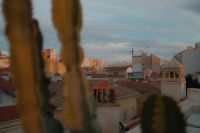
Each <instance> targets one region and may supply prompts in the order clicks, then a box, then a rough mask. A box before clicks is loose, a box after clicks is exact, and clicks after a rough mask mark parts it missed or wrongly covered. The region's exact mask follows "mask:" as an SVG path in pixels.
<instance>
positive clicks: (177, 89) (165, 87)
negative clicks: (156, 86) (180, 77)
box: [161, 81, 186, 101]
mask: <svg viewBox="0 0 200 133" xmlns="http://www.w3.org/2000/svg"><path fill="white" fill-rule="evenodd" d="M161 93H162V94H165V95H167V96H171V97H172V98H174V99H175V100H176V101H179V100H180V99H181V98H184V97H185V96H186V86H185V82H184V83H183V84H179V83H177V82H167V81H161Z"/></svg>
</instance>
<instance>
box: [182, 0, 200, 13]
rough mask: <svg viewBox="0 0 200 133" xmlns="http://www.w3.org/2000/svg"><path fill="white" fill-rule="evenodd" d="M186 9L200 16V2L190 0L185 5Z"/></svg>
mask: <svg viewBox="0 0 200 133" xmlns="http://www.w3.org/2000/svg"><path fill="white" fill-rule="evenodd" d="M184 7H185V8H186V9H188V10H190V11H192V12H194V13H197V14H200V1H199V0H189V1H187V2H186V3H185V5H184Z"/></svg>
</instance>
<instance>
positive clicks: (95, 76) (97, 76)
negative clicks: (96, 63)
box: [92, 73, 106, 78]
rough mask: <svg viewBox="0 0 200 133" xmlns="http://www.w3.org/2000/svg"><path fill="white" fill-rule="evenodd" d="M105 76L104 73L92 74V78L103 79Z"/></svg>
mask: <svg viewBox="0 0 200 133" xmlns="http://www.w3.org/2000/svg"><path fill="white" fill-rule="evenodd" d="M105 77H106V74H105V73H94V74H92V78H105Z"/></svg>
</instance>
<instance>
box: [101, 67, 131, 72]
mask: <svg viewBox="0 0 200 133" xmlns="http://www.w3.org/2000/svg"><path fill="white" fill-rule="evenodd" d="M127 68H128V66H123V67H117V66H112V67H105V68H104V69H105V71H107V72H119V71H126V69H127Z"/></svg>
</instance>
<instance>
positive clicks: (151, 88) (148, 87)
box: [114, 81, 160, 116]
mask: <svg viewBox="0 0 200 133" xmlns="http://www.w3.org/2000/svg"><path fill="white" fill-rule="evenodd" d="M114 84H115V86H117V87H121V88H124V89H128V90H130V91H134V92H135V96H134V97H135V103H136V104H135V109H134V114H135V115H134V116H139V115H140V113H141V110H142V107H143V103H144V102H145V101H146V99H148V98H149V97H150V96H151V95H159V94H160V83H159V82H150V81H149V82H143V81H118V82H115V83H114ZM129 94H130V92H129ZM129 107H131V106H129Z"/></svg>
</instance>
